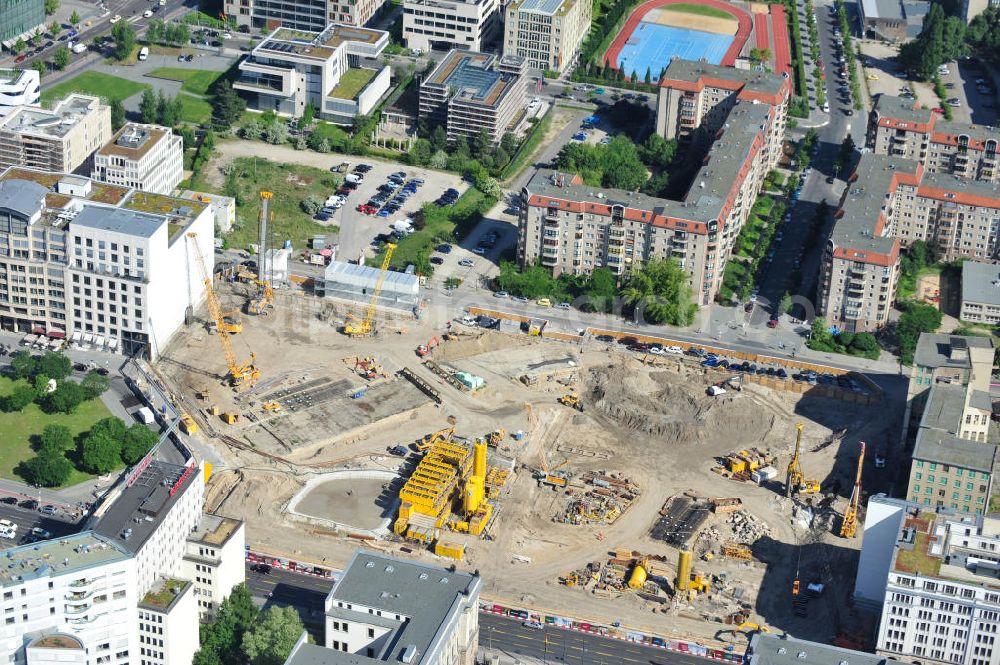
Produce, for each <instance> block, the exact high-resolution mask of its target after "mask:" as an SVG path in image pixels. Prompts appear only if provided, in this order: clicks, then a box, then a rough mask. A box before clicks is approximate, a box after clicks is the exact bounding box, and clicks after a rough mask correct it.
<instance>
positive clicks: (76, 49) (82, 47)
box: [73, 42, 87, 54]
mask: <svg viewBox="0 0 1000 665" xmlns="http://www.w3.org/2000/svg"><path fill="white" fill-rule="evenodd" d="M86 50H87V45H86V44H84V43H83V42H77V43H76V44H73V53H76V54H80V53H83V52H84V51H86Z"/></svg>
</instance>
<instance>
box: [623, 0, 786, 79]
mask: <svg viewBox="0 0 1000 665" xmlns="http://www.w3.org/2000/svg"><path fill="white" fill-rule="evenodd" d="M691 1H692V0H648V1H647V2H644V3H642V4H641V5H639V6H638V7H636V8H635V10H633V11H632V14H631V15H630V16H629V17H628V20H627V21H625V25H624V26H622V29H621V31H620V32H619V33H618V34H617V35H616V36H615V39H614V41H613V42H611V46H609V47H608V50H607V51H606V52H605V53H604V61H607V62H610V63H611V65H612V66H613V67H617V66H618V55H619V54H620V53H621V50H622V48H624V46H625V42H627V41H628V38H629V37H631V36H632V32H633V31H634V30H635V29H636V27H637V26H638V25H639V22H640V21H642V18H643V17H644V16H645V15H646V14H647V13H648V12H649V11H650V10H653V9H656V8H657V7H664V6H666V5H675V4H679V3H683V2H691ZM696 1H697V2H698V3H699V4H703V5H707V6H709V7H715V8H716V9H721V10H723V11H725V12H728V13H729V14H732V15H733V18H735V19H736V20H737V21H738V22H739V29H738V30H737V31H736V36H735V37H733V43H732V44H730V45H729V49H728V50H727V51H726V55H724V56H723V57H722V63H721V64H722V66H723V67H732V66H733V65H735V64H736V57H737V56H738V55H739V54H740V52H741V51H742V50H743V46H744V45H746V43H747V39H749V37H750V32H751V31H752V30H753V21H751V20H750V16H749V14H747V13H746V12H744V11H743V10H740V9H737V8H735V7H733V6H732V5H730V4H729V3H728V2H722V0H696ZM771 7H772V15H773V11H774V9H773V7H774V5H772V6H771ZM783 21H784V14H782V22H783ZM787 43H788V42H787V33H786V41H785V44H786V46H785V48H786V50H787V48H788V46H787ZM667 64H669V63H663V66H664V67H666V66H667Z"/></svg>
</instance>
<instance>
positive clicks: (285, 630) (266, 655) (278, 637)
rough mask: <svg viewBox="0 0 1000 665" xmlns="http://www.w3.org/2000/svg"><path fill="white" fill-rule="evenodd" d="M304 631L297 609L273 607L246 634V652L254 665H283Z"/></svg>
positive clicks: (244, 650)
mask: <svg viewBox="0 0 1000 665" xmlns="http://www.w3.org/2000/svg"><path fill="white" fill-rule="evenodd" d="M303 630H304V628H303V626H302V620H301V619H299V613H298V612H296V611H295V609H294V608H292V607H277V606H271V607H269V608H268V609H267V611H266V612H264V614H263V616H262V617H260V618H259V619H258V621H257V622H255V623H254V625H253V626H252V627H251V628H250V630H248V631H247V632H246V633H245V634H244V635H243V652H244V653H245V654H246V656H247V658H249V659H250V662H251V663H252V665H281V664H282V663H284V662H285V660H286V659H287V658H288V654H289V653H291V651H292V647H294V646H295V643H296V642H297V641H298V639H299V637H300V636H301V635H302V631H303Z"/></svg>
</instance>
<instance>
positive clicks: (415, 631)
mask: <svg viewBox="0 0 1000 665" xmlns="http://www.w3.org/2000/svg"><path fill="white" fill-rule="evenodd" d="M481 588H482V580H481V579H480V577H479V575H478V574H469V573H464V572H456V571H455V570H454V568H451V569H445V568H441V567H438V566H429V565H425V564H420V563H414V562H411V561H407V560H405V559H398V558H395V557H388V556H385V555H382V554H377V553H374V552H368V551H365V550H360V551H358V552H357V553H355V555H354V556H353V557H352V558H351V562H350V564H348V566H347V569H346V570H345V571H344V575H343V577H341V579H340V580H339V581H338V582H337V583H336V584H335V585H334V587H333V589H332V590H331V591H330V593H329V595H328V596H327V597H326V617H325V626H324V642H323V644H324V646H319V645H313V644H308V643H306V641H305V633H303V637H302V639H300V640H299V643H298V644H297V645H296V646H295V648H294V649H293V650H292V653H291V654H290V655H289V656H288V659H287V660H286V661H285V662H286V665H310V664H313V663H326V664H328V665H348V664H352V665H375V664H376V663H397V662H402V663H406V664H407V665H473V663H475V658H476V649H477V647H478V642H479V592H480V589H481Z"/></svg>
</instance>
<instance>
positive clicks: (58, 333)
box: [49, 328, 66, 339]
mask: <svg viewBox="0 0 1000 665" xmlns="http://www.w3.org/2000/svg"><path fill="white" fill-rule="evenodd" d="M49 337H51V338H52V339H66V331H65V330H60V329H59V328H53V329H52V330H50V331H49Z"/></svg>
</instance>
